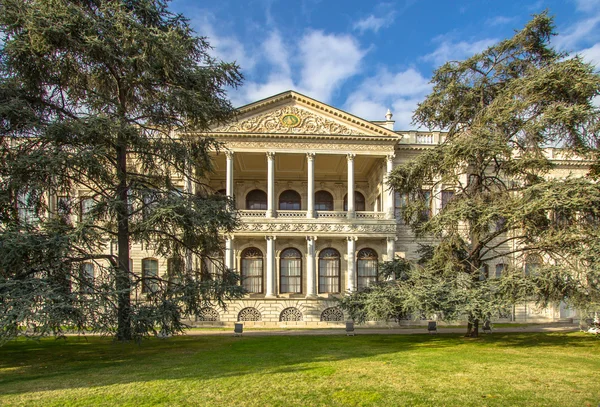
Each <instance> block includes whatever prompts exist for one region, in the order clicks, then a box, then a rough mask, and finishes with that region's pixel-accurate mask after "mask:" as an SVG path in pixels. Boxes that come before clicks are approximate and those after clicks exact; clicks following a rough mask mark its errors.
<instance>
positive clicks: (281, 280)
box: [279, 247, 303, 294]
mask: <svg viewBox="0 0 600 407" xmlns="http://www.w3.org/2000/svg"><path fill="white" fill-rule="evenodd" d="M285 252H295V253H296V254H297V255H298V257H284V255H285ZM292 259H293V260H297V261H299V266H298V267H297V268H296V270H297V271H298V274H297V275H289V274H288V275H286V276H284V275H283V270H284V267H283V263H284V262H285V261H288V260H292ZM302 265H303V264H302V252H300V250H298V249H296V248H295V247H288V248H285V249H283V250H282V251H281V253H280V255H279V292H280V293H282V294H302V289H303V287H302V277H303V273H302ZM287 270H289V267H288V268H287ZM284 278H287V279H288V280H289V279H292V278H293V279H298V283H297V284H294V286H298V287H299V290H298V291H291V290H290V289H289V287H291V286H292V284H290V283H289V281H288V284H287V287H288V289H287V290H284V287H283V280H284Z"/></svg>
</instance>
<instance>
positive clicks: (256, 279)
mask: <svg viewBox="0 0 600 407" xmlns="http://www.w3.org/2000/svg"><path fill="white" fill-rule="evenodd" d="M262 269H263V261H262V259H252V258H248V259H242V271H243V275H244V279H243V280H242V286H243V287H244V288H245V289H246V290H247V291H248V292H249V293H262V292H263V287H262V285H263V275H262V274H263V273H262Z"/></svg>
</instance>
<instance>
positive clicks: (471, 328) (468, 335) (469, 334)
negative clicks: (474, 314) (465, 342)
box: [465, 322, 473, 338]
mask: <svg viewBox="0 0 600 407" xmlns="http://www.w3.org/2000/svg"><path fill="white" fill-rule="evenodd" d="M472 331H473V324H471V322H467V333H466V334H465V338H470V337H471V332H472Z"/></svg>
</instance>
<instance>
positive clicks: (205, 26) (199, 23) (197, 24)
mask: <svg viewBox="0 0 600 407" xmlns="http://www.w3.org/2000/svg"><path fill="white" fill-rule="evenodd" d="M189 14H190V16H191V19H190V22H191V26H192V28H193V29H194V30H195V31H196V33H197V34H198V35H200V36H203V37H207V40H208V43H209V44H210V45H211V47H212V48H213V49H212V50H211V51H210V54H211V56H213V57H215V58H217V59H220V60H221V61H225V62H236V63H237V64H238V65H239V66H240V67H241V68H242V70H251V69H252V68H254V66H255V64H256V57H255V56H254V54H253V52H252V51H250V50H248V44H244V43H242V42H241V41H240V40H239V39H238V38H236V37H234V36H231V35H222V34H220V33H219V32H218V31H217V30H216V28H215V24H213V22H215V21H216V19H215V17H214V15H212V14H211V13H208V12H205V11H203V10H196V13H195V14H194V13H193V12H190V13H189Z"/></svg>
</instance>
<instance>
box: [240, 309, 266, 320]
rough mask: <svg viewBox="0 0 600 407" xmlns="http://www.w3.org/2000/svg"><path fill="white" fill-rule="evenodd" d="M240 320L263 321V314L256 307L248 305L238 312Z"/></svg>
mask: <svg viewBox="0 0 600 407" xmlns="http://www.w3.org/2000/svg"><path fill="white" fill-rule="evenodd" d="M238 321H240V322H241V321H262V315H261V314H260V311H259V310H257V309H256V308H252V307H247V308H244V309H243V310H241V311H240V313H239V314H238Z"/></svg>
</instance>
